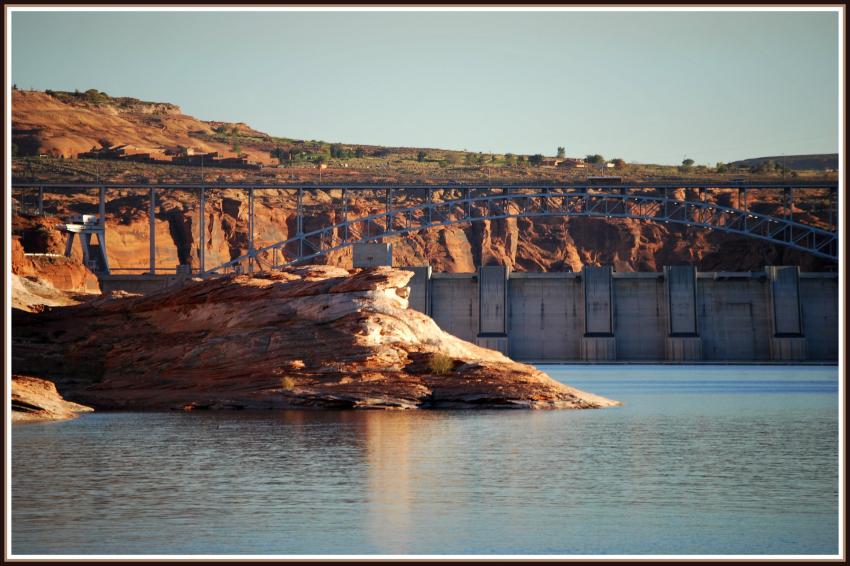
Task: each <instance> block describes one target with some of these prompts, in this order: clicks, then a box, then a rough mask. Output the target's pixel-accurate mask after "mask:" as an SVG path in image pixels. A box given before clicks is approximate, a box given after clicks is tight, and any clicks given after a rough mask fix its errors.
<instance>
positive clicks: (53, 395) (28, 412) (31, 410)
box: [12, 375, 92, 423]
mask: <svg viewBox="0 0 850 566" xmlns="http://www.w3.org/2000/svg"><path fill="white" fill-rule="evenodd" d="M91 410H92V409H91V407H86V406H85V405H80V404H78V403H72V402H70V401H66V400H65V399H63V398H62V396H61V395H59V392H58V391H57V390H56V386H55V385H54V384H53V383H51V382H49V381H46V380H44V379H38V378H37V377H29V376H25V375H13V376H12V422H13V423H24V422H40V421H57V420H65V419H73V418H76V417H77V415H78V414H79V413H86V412H89V411H91Z"/></svg>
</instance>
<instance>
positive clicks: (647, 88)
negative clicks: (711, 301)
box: [12, 12, 839, 164]
mask: <svg viewBox="0 0 850 566" xmlns="http://www.w3.org/2000/svg"><path fill="white" fill-rule="evenodd" d="M12 81H13V82H14V83H15V84H17V85H18V87H19V88H30V87H31V88H35V89H39V90H43V89H47V88H50V89H56V90H74V89H75V88H76V89H80V90H86V89H89V88H97V89H98V90H103V91H105V92H107V93H109V94H111V95H115V96H133V97H136V98H141V99H144V100H154V101H164V102H173V103H176V104H179V105H180V106H181V107H182V108H183V111H184V112H185V113H186V114H191V115H194V116H196V117H199V118H201V119H205V120H225V121H239V122H246V123H248V124H250V125H251V126H253V127H255V128H257V129H259V130H262V131H265V132H268V133H270V134H273V135H278V136H287V137H294V138H299V139H321V140H325V141H334V142H336V141H339V142H344V143H365V144H378V145H403V146H417V147H441V148H451V149H467V150H469V151H484V152H488V151H493V152H497V153H504V152H513V153H525V154H531V153H544V154H547V155H552V154H554V152H555V148H556V147H557V146H564V147H566V150H567V155H574V156H583V155H585V154H587V153H601V154H603V155H604V156H606V157H609V158H613V157H622V158H624V159H626V161H638V162H653V163H679V162H681V160H682V159H683V156H684V155H685V154H687V156H688V157H690V158H692V159H695V160H696V161H697V163H711V164H714V162H716V161H731V160H735V159H741V158H747V157H757V156H763V155H780V154H782V153H785V154H799V153H822V152H836V151H837V148H838V101H839V98H838V15H837V14H836V13H814V12H810V13H809V12H807V13H800V12H796V13H795V12H791V13H787V12H786V13H764V12H737V13H735V12H727V13H705V12H702V13H663V12H662V13H658V12H656V13H649V12H644V13H635V12H619V13H610V12H609V13H604V12H591V13H588V12H584V13H580V12H536V13H529V12H524V13H516V12H513V13H497V12H487V13H482V12H477V13H470V12H462V13H460V12H455V13H447V12H442V13H422V12H417V13H399V12H392V13H388V12H335V13H318V12H306V13H304V12H302V13H296V12H266V13H246V12H239V13H202V12H201V13H199V12H195V13H186V12H180V13H176V12H170V13H168V12H129V13H127V12H125V13H115V12H112V13H97V12H49V13H36V12H26V13H25V12H15V13H13V15H12Z"/></svg>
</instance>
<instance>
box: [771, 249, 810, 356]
mask: <svg viewBox="0 0 850 566" xmlns="http://www.w3.org/2000/svg"><path fill="white" fill-rule="evenodd" d="M766 271H767V277H768V281H769V282H770V284H769V286H768V287H769V292H770V305H771V309H770V322H771V330H772V336H771V339H770V358H771V359H772V360H778V361H802V360H805V359H806V357H807V355H806V337H805V335H804V334H803V314H802V309H801V307H800V268H799V266H769V267H767V268H766Z"/></svg>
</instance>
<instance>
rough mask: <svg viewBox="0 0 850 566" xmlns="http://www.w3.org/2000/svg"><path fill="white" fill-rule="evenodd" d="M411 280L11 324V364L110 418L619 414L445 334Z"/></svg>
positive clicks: (327, 277)
mask: <svg viewBox="0 0 850 566" xmlns="http://www.w3.org/2000/svg"><path fill="white" fill-rule="evenodd" d="M411 276H412V273H411V272H409V271H402V270H395V269H391V268H377V269H373V270H366V271H359V270H358V271H352V272H349V271H347V270H344V269H340V268H336V267H330V266H308V267H304V268H297V269H291V270H287V271H283V272H276V273H268V274H261V275H260V276H255V277H254V278H250V277H248V276H227V277H221V278H215V279H211V280H194V281H190V282H188V283H186V284H185V285H183V286H182V287H172V288H168V289H165V290H163V291H161V292H159V293H156V294H152V295H148V296H145V297H130V298H120V299H116V298H109V297H104V298H100V299H96V300H94V301H91V302H89V303H86V304H82V305H78V306H75V307H69V308H65V309H52V310H49V311H45V312H44V313H41V314H38V315H33V314H24V313H18V317H17V319H16V320H15V321H14V324H13V328H14V336H13V366H14V368H15V371H16V372H22V373H23V372H26V373H29V374H33V375H40V376H45V377H49V378H50V379H54V380H56V381H57V383H60V384H62V386H63V391H65V392H67V393H66V395H67V396H68V397H69V398H72V399H74V400H77V401H80V402H83V403H86V404H89V405H92V406H94V407H96V408H110V409H132V410H142V409H157V410H161V409H175V408H183V409H205V408H285V407H362V408H416V407H522V408H595V407H608V406H612V405H616V404H617V403H616V402H614V401H611V400H609V399H605V398H603V397H599V396H596V395H592V394H590V393H585V392H582V391H578V390H576V389H573V388H571V387H568V386H566V385H563V384H561V383H559V382H557V381H554V380H552V379H551V378H549V377H548V376H547V375H546V374H544V373H543V372H541V371H539V370H537V369H535V368H534V367H532V366H528V365H525V364H520V363H516V362H514V361H512V360H510V359H509V358H507V357H505V356H503V355H502V354H500V353H498V352H495V351H492V350H487V349H484V348H480V347H477V346H475V345H473V344H470V343H468V342H465V341H463V340H460V339H458V338H455V337H454V336H451V335H449V334H447V333H445V332H443V331H442V330H440V329H439V328H438V327H437V325H436V324H435V323H434V321H433V320H431V319H430V318H429V317H427V316H425V315H423V314H421V313H419V312H417V311H414V310H411V309H408V308H407V306H408V305H407V295H408V293H409V288H408V287H407V286H406V285H407V283H408V281H409V279H410V278H411Z"/></svg>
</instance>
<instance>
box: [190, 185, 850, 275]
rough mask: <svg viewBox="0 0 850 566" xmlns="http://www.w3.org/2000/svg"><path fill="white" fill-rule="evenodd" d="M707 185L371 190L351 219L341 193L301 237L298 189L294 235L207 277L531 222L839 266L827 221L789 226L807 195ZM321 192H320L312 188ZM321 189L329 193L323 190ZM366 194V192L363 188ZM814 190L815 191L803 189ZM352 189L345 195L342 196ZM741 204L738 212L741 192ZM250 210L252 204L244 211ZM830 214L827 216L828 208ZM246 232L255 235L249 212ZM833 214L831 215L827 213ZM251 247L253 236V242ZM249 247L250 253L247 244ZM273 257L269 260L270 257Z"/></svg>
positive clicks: (832, 228) (833, 229)
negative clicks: (764, 200)
mask: <svg viewBox="0 0 850 566" xmlns="http://www.w3.org/2000/svg"><path fill="white" fill-rule="evenodd" d="M709 186H710V185H700V186H698V187H694V186H689V185H681V184H680V185H671V186H659V185H655V186H654V187H651V186H637V185H628V186H626V185H621V186H608V187H598V186H590V185H585V186H572V187H554V186H545V187H535V186H531V188H529V186H528V185H526V186H524V187H521V186H503V187H499V188H493V187H486V188H484V187H477V188H471V187H463V186H460V185H448V186H444V187H443V186H441V187H422V186H415V187H396V188H393V189H389V188H385V187H383V188H377V187H371V188H370V189H369V190H379V191H385V204H384V207H383V210H381V211H379V212H375V213H372V214H367V215H364V216H359V217H355V218H350V217H349V211H348V200H347V196H346V189H342V214H341V215H340V216H341V218H340V219H339V220H337V221H334V222H333V223H331V224H328V225H327V226H323V227H321V228H318V229H315V230H310V231H304V230H303V209H302V195H303V191H305V190H313V188H299V189H297V190H298V211H297V216H296V220H297V233H296V234H295V235H294V236H293V237H291V238H288V239H286V240H283V241H280V242H276V243H274V244H271V245H267V246H265V247H261V248H257V249H251V250H249V252H248V253H247V254H244V255H241V256H239V257H236V258H234V259H232V260H230V261H228V262H225V263H223V264H221V265H218V266H216V267H213V268H212V269H207V270H206V271H205V273H207V274H216V273H222V272H228V271H241V270H242V269H243V268H244V266H245V265H247V267H248V269H249V270H250V271H253V269H254V266H255V264H256V265H258V266H260V267H265V268H270V269H280V268H282V267H286V266H290V265H294V264H297V263H301V262H304V261H308V260H311V259H315V258H317V257H321V256H324V255H327V254H329V253H331V252H334V251H337V250H341V249H343V248H347V247H350V246H353V245H354V244H358V243H365V242H374V241H379V240H382V239H384V238H392V237H396V236H403V235H405V234H411V233H415V232H420V231H424V230H429V229H433V228H440V227H446V226H451V225H454V224H463V223H470V222H480V221H484V220H498V219H505V218H533V217H545V216H549V217H585V218H607V219H612V218H630V219H635V220H642V221H648V222H657V223H665V224H671V223H672V224H678V225H684V226H691V227H697V228H702V229H706V230H716V231H718V232H722V233H728V234H735V235H739V236H744V237H749V238H754V239H758V240H762V241H765V242H769V243H771V244H776V245H780V246H784V247H788V248H791V249H794V250H798V251H801V252H807V253H810V254H812V255H814V256H816V257H819V258H823V259H827V260H831V261H835V262H837V261H838V234H837V227H836V226H835V224H834V223H833V222H832V218H830V223H829V228H830V229H823V228H819V227H816V226H811V225H808V224H804V223H800V222H797V221H795V220H794V219H793V216H792V213H791V210H792V207H791V204H792V202H793V200H792V199H793V197H792V191H793V190H795V189H800V188H806V187H801V186H800V185H799V184H798V185H794V186H790V185H782V186H769V185H768V186H766V185H746V186H736V185H731V186H729V185H724V186H722V187H721V186H719V185H713V186H711V187H712V188H723V189H737V190H738V203H737V206H736V207H730V206H719V205H717V204H716V203H713V202H710V201H707V200H705V197H704V191H706V190H709V189H708V187H709ZM817 187H819V188H822V189H828V190H829V191H830V193H829V194H830V202H832V199H833V198H834V194H835V192H837V186H835V185H830V184H820V185H817ZM316 188H320V187H316ZM321 188H322V189H326V188H327V187H321ZM361 188H363V189H365V188H364V187H361ZM682 188H684V189H688V188H691V189H694V188H695V189H697V190H698V194H699V195H703V196H702V198H700V199H697V200H688V199H684V200H683V199H677V198H675V197H674V196H670V190H672V189H682ZM748 188H750V189H782V191H783V201H782V202H783V205H784V211H785V215H784V216H771V215H767V214H761V213H758V212H755V211H753V210H750V209H749V208H748V207H747V204H746V191H747V189H748ZM809 188H814V187H809ZM348 190H349V191H350V190H352V189H351V188H349V189H348ZM394 190H395V191H398V190H407V191H411V190H413V191H416V190H419V191H421V192H422V193H424V197H423V198H421V201H420V202H417V203H415V204H412V205H407V206H398V207H395V206H393V191H394ZM436 191H447V192H452V193H454V194H457V193H460V196H459V197H451V198H449V199H435V198H434V197H435V196H436V195H435V192H436ZM742 191H743V194H744V204H743V206H742V205H741V192H742ZM250 207H251V210H253V204H250ZM830 210H831V209H830ZM250 215H251V221H250V222H251V225H252V226H251V231H252V233H253V212H250ZM831 215H832V214H831ZM251 243H253V236H252V238H251ZM251 247H253V246H252V245H251ZM269 256H271V257H269Z"/></svg>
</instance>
